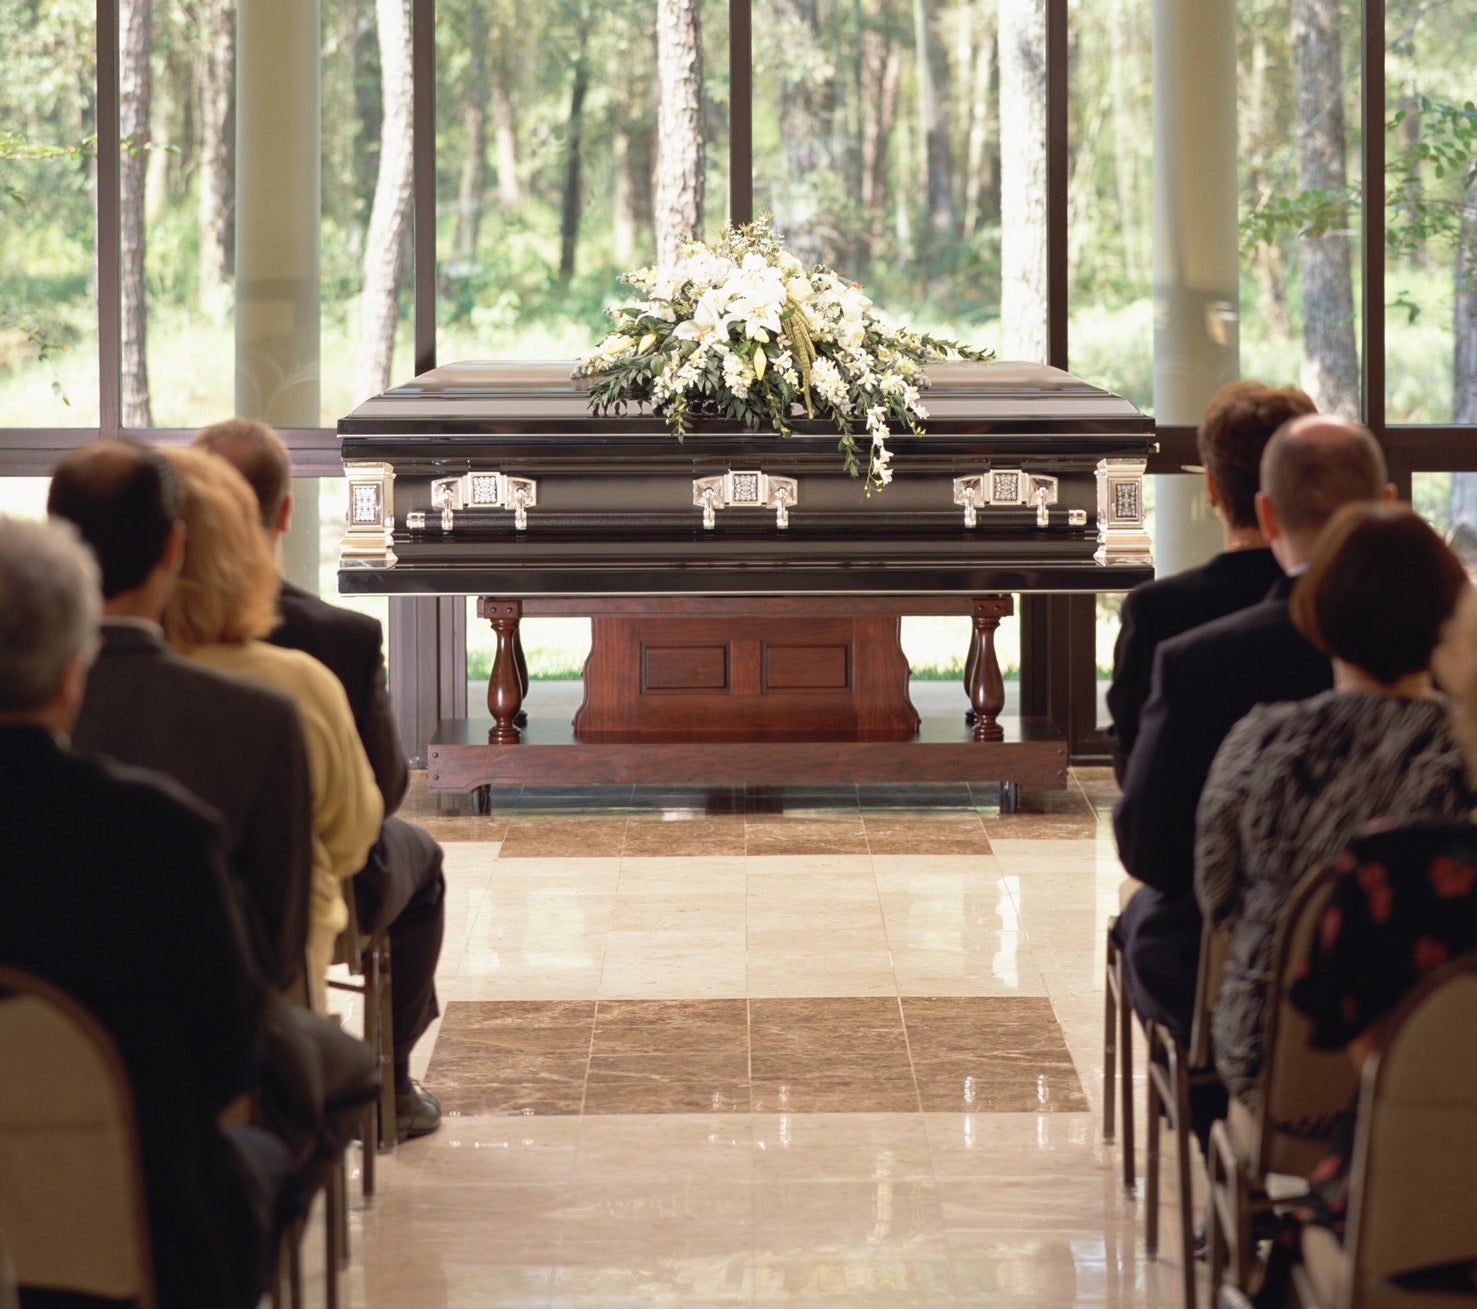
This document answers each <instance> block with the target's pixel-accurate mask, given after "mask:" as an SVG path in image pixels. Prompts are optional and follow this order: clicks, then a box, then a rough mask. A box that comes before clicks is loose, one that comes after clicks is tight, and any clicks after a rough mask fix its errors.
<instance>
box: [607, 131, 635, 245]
mask: <svg viewBox="0 0 1477 1309" xmlns="http://www.w3.org/2000/svg"><path fill="white" fill-rule="evenodd" d="M610 152H611V156H612V158H613V161H614V163H613V167H614V170H615V171H614V176H613V177H612V179H611V188H612V189H611V197H610V208H611V215H610V218H611V231H610V252H611V254H612V255H613V256H614V258H615V262H616V263H617V264H619V265H621V266H623V267H624V265H625V264H626V263H627V262H628V261H629V260H630V258H631V256H632V254H633V253H635V250H636V179H635V177H634V176H633V175H632V172H631V138H630V136H629V135H628V134H627V132H626V128H625V124H623V123H617V124H616V125H615V127H614V129H613V130H612V132H611V136H610Z"/></svg>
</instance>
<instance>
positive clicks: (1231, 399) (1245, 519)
mask: <svg viewBox="0 0 1477 1309" xmlns="http://www.w3.org/2000/svg"><path fill="white" fill-rule="evenodd" d="M1313 410H1314V404H1313V399H1312V397H1311V396H1310V395H1308V394H1307V392H1305V391H1300V390H1298V388H1297V387H1295V386H1279V387H1270V386H1264V385H1263V384H1262V383H1261V382H1254V381H1249V380H1248V381H1241V382H1228V383H1227V384H1226V385H1225V386H1223V387H1221V389H1220V390H1219V391H1217V392H1216V393H1215V394H1214V395H1213V396H1211V397H1210V403H1209V404H1208V405H1206V406H1205V412H1204V413H1203V414H1202V415H1201V416H1200V426H1199V428H1198V429H1197V431H1196V433H1195V448H1196V449H1197V450H1198V451H1199V452H1200V462H1201V463H1202V464H1204V465H1205V466H1206V467H1207V468H1208V469H1210V474H1211V476H1212V477H1214V478H1215V486H1216V490H1217V492H1219V494H1220V498H1221V503H1222V504H1224V505H1225V508H1226V515H1227V517H1228V518H1229V519H1230V523H1231V526H1232V527H1255V526H1256V493H1257V489H1258V488H1259V487H1260V485H1261V462H1262V451H1263V450H1264V449H1266V446H1267V442H1268V441H1270V440H1271V439H1272V433H1273V432H1275V431H1276V430H1277V429H1278V428H1279V427H1281V426H1282V424H1283V423H1285V422H1286V421H1287V420H1288V419H1289V418H1296V417H1297V416H1298V415H1299V414H1311V413H1312V412H1313Z"/></svg>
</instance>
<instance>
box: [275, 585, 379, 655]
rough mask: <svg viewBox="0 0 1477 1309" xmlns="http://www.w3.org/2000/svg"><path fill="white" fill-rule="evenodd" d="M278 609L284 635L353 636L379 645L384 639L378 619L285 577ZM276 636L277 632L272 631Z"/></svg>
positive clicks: (354, 639) (281, 630)
mask: <svg viewBox="0 0 1477 1309" xmlns="http://www.w3.org/2000/svg"><path fill="white" fill-rule="evenodd" d="M277 609H278V612H279V613H280V614H281V616H282V622H281V625H280V627H279V629H278V632H280V633H281V634H283V635H286V636H291V635H293V634H294V633H301V634H304V635H306V634H308V633H317V634H319V635H321V636H324V637H331V638H333V639H337V640H352V641H356V642H362V643H372V644H374V645H375V646H376V647H377V646H378V645H379V643H380V640H381V629H380V624H379V620H378V619H375V618H371V617H370V616H369V615H368V614H361V613H360V612H359V611H358V610H356V609H348V608H346V607H344V606H343V605H336V604H330V603H329V602H328V601H327V600H324V599H323V598H322V597H321V596H316V595H314V594H313V593H312V592H311V591H305V590H303V588H302V587H300V586H294V585H293V584H292V583H291V582H287V581H284V582H283V583H282V590H281V592H280V593H279V595H278V597H277ZM273 635H274V637H275V636H276V635H278V633H273Z"/></svg>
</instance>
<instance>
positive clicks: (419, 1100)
mask: <svg viewBox="0 0 1477 1309" xmlns="http://www.w3.org/2000/svg"><path fill="white" fill-rule="evenodd" d="M440 1126H441V1102H440V1101H439V1100H438V1099H436V1097H435V1096H434V1095H432V1094H431V1093H430V1092H429V1091H423V1090H421V1088H420V1087H419V1086H416V1085H414V1084H413V1083H412V1085H411V1088H410V1090H408V1091H407V1092H406V1093H405V1094H404V1095H396V1097H395V1138H396V1140H399V1141H408V1140H410V1139H412V1138H413V1137H417V1136H429V1135H430V1134H431V1133H432V1132H434V1131H435V1130H436V1129H437V1128H438V1127H440Z"/></svg>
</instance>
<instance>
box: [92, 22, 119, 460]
mask: <svg viewBox="0 0 1477 1309" xmlns="http://www.w3.org/2000/svg"><path fill="white" fill-rule="evenodd" d="M118 3H119V0H97V11H96V13H97V123H96V124H95V126H96V128H97V231H96V234H95V240H96V243H97V244H96V259H95V267H96V270H97V368H98V397H97V400H98V411H97V412H98V433H99V435H101V436H117V435H118V433H119V432H120V431H121V430H122V425H123V292H122V287H121V286H120V284H119V281H118V268H119V258H120V255H119V242H120V239H121V235H120V226H121V225H120V221H119V214H118V203H119V196H120V185H121V183H120V177H119V173H120V169H119V162H118V151H119V140H118V130H119V128H118V123H119V111H118Z"/></svg>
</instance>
